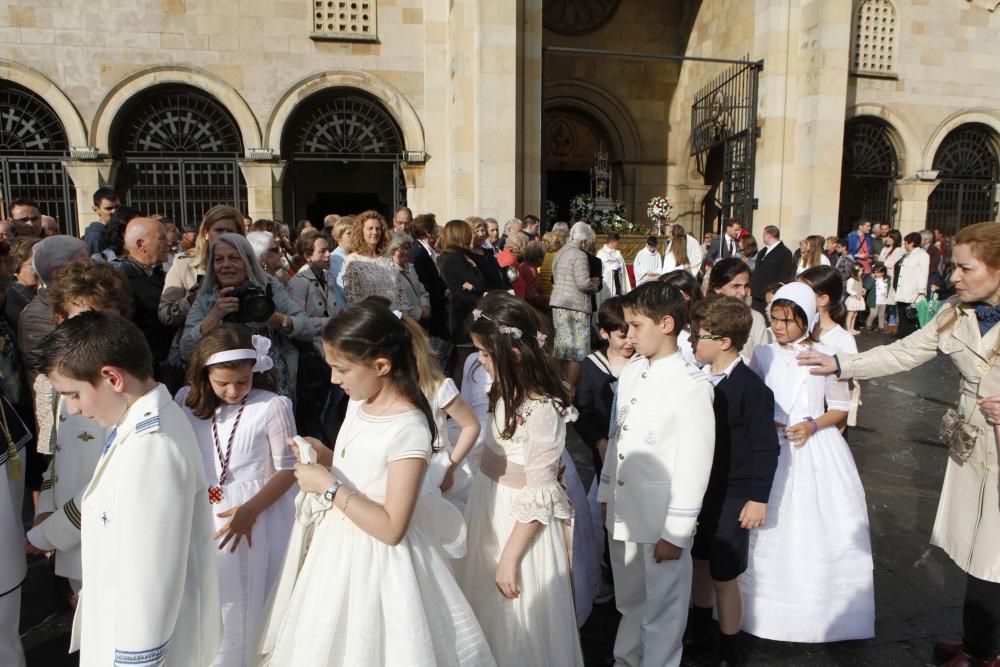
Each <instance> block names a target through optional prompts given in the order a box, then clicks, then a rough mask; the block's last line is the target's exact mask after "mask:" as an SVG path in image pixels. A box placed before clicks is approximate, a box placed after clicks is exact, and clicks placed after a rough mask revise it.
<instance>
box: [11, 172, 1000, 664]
mask: <svg viewBox="0 0 1000 667" xmlns="http://www.w3.org/2000/svg"><path fill="white" fill-rule="evenodd" d="M9 210H10V220H8V221H6V222H3V223H0V236H2V238H0V244H2V245H0V250H2V251H3V252H2V253H0V258H2V261H3V262H5V263H6V264H5V268H4V275H6V276H10V277H11V278H10V279H9V284H8V285H6V301H5V304H4V318H3V320H2V321H0V338H2V339H3V345H0V381H2V387H0V388H2V400H0V412H2V417H3V419H2V426H3V433H4V440H5V444H6V447H5V448H4V452H3V456H2V457H0V465H3V467H4V468H5V469H6V474H3V475H0V480H2V481H0V485H4V486H6V489H3V490H2V492H0V532H2V533H3V536H4V541H3V547H2V551H0V566H2V570H0V589H2V591H0V664H3V665H12V666H17V665H23V664H25V661H24V655H23V651H22V648H21V645H20V641H19V637H18V617H19V609H20V598H21V583H22V581H23V579H24V576H25V567H26V565H25V563H26V554H30V555H34V556H41V555H45V556H47V557H49V558H50V559H51V561H50V562H51V563H52V564H53V571H54V573H55V575H56V576H57V577H58V578H59V580H60V581H63V582H65V593H66V600H67V603H68V604H69V605H71V606H72V607H74V608H75V610H76V616H75V623H74V632H73V640H72V650H77V649H79V650H80V664H81V665H101V666H102V667H103V666H104V665H107V664H109V663H110V664H116V665H117V664H130V665H161V664H162V665H177V666H184V667H191V666H194V665H219V666H233V667H236V666H243V665H270V666H279V665H295V666H296V667H299V666H303V667H311V666H317V667H318V666H326V665H366V666H367V665H394V666H395V665H426V666H431V665H463V666H464V665H469V666H480V665H500V666H501V667H505V666H508V665H509V666H515V665H517V666H520V665H560V666H562V665H567V666H569V665H582V664H583V657H582V651H581V645H580V639H579V634H578V628H580V627H582V625H583V624H584V623H585V622H586V621H587V619H588V617H589V615H590V613H591V610H592V608H593V606H594V605H595V604H596V603H598V602H599V601H606V600H608V599H611V598H612V597H613V598H614V600H615V604H616V606H617V608H618V610H619V611H620V612H621V621H620V624H619V626H618V630H617V636H616V640H615V645H614V660H615V664H616V665H627V666H634V667H638V666H639V665H642V664H646V665H657V666H659V665H663V666H666V665H677V664H679V663H680V660H681V657H682V655H684V654H688V655H692V654H699V653H700V654H704V655H708V656H711V658H712V660H713V661H714V664H718V665H736V664H739V663H740V661H741V654H742V652H741V646H740V641H739V637H740V634H741V633H747V634H750V635H755V636H758V637H763V638H767V639H773V640H782V641H792V642H811V643H818V642H831V641H840V640H846V639H863V638H869V637H872V636H874V633H875V626H874V622H875V601H874V583H873V576H874V575H873V561H872V550H871V539H870V536H869V527H868V511H867V505H866V502H865V494H864V489H863V487H862V485H861V480H860V476H859V474H858V470H857V468H856V466H855V463H854V460H853V457H852V455H851V451H850V449H849V448H848V445H847V438H848V437H849V433H850V428H851V427H852V426H854V425H855V424H856V419H857V408H858V405H859V403H860V384H859V380H862V379H865V378H869V377H874V376H877V375H881V374H886V373H891V372H898V371H900V370H905V369H907V368H911V367H913V366H916V365H918V364H920V363H923V362H924V361H926V360H928V359H929V358H931V357H932V356H934V354H935V352H936V351H937V350H938V349H941V350H943V351H944V352H946V353H948V354H949V355H951V357H952V359H953V361H954V362H955V364H956V366H958V367H959V370H960V371H961V372H962V374H963V377H966V376H968V377H969V378H972V379H974V380H975V384H974V385H973V384H963V392H962V403H961V405H960V409H959V410H958V411H952V412H953V413H954V414H952V413H949V416H948V419H950V420H951V421H950V422H949V423H950V426H951V428H950V430H948V431H947V433H948V435H947V437H948V438H951V439H952V440H953V442H951V443H950V444H952V453H953V457H952V460H951V461H950V462H949V468H948V476H947V477H946V482H945V490H944V492H943V497H942V509H941V510H939V514H938V523H937V524H936V526H935V535H934V542H935V544H938V545H939V546H941V547H942V548H944V549H945V550H946V551H947V552H948V553H949V555H951V556H952V558H953V559H955V561H956V562H957V563H958V564H959V565H960V566H961V567H962V568H963V570H965V571H966V572H967V573H968V577H969V583H968V591H967V601H966V616H965V635H964V637H963V642H961V643H947V642H943V643H942V644H941V645H939V646H938V647H937V650H938V652H939V657H940V658H941V659H942V660H947V661H948V664H949V665H951V666H952V667H957V666H958V665H979V664H989V665H996V664H1000V663H998V662H997V661H998V660H1000V658H998V654H1000V608H998V604H1000V603H998V600H1000V595H998V593H1000V560H998V556H997V554H998V553H1000V536H998V535H997V533H996V527H997V526H998V525H1000V516H998V512H1000V503H998V502H997V499H996V493H997V486H998V485H997V483H996V475H997V459H996V457H997V451H996V448H995V444H996V442H995V434H994V429H993V426H994V425H995V424H997V423H1000V387H997V391H995V392H994V391H992V390H990V384H989V383H990V382H994V383H995V380H994V379H993V378H992V361H993V360H994V359H995V358H996V357H997V351H998V350H1000V342H998V341H1000V338H998V337H997V336H998V334H1000V329H998V328H995V327H993V325H994V324H996V322H998V321H1000V305H998V304H1000V226H997V225H995V224H989V223H984V224H981V225H973V226H971V227H968V228H966V229H964V230H962V232H961V233H960V234H959V235H958V236H957V237H956V238H955V239H954V242H953V243H952V242H951V241H949V240H948V239H945V238H943V237H942V236H941V235H940V234H932V233H931V232H926V233H924V232H920V233H911V234H907V235H906V236H905V237H901V235H900V233H899V232H898V231H896V230H893V229H891V228H888V227H887V226H879V227H878V228H876V229H872V225H871V224H870V223H867V222H864V223H861V224H859V225H858V227H857V229H856V230H855V231H853V232H852V233H851V234H850V235H849V236H848V237H847V238H844V239H838V238H836V237H830V238H826V239H824V238H823V237H820V236H809V237H807V238H806V239H803V240H802V241H801V242H800V243H799V248H798V250H797V251H796V252H794V253H793V252H792V251H791V250H790V249H789V248H788V247H787V246H786V245H785V244H784V243H783V242H782V240H781V232H780V230H779V229H778V228H777V227H774V226H765V227H764V228H763V229H762V231H761V240H760V243H759V244H758V243H757V241H756V240H755V239H754V238H753V236H752V235H750V234H749V233H748V231H747V230H743V229H742V226H741V225H740V223H739V222H738V221H731V222H729V223H727V224H726V225H725V226H724V228H723V230H722V233H721V234H720V235H719V236H717V237H714V236H713V235H711V234H706V236H705V237H704V239H703V242H701V243H699V242H698V241H697V239H695V238H694V237H692V236H691V235H689V234H688V233H687V232H686V231H685V229H684V227H683V226H681V225H673V226H672V227H671V229H670V232H669V236H668V238H667V239H665V240H664V242H663V252H662V254H661V250H660V246H661V239H659V238H657V237H656V236H650V237H649V238H648V239H647V243H646V245H645V247H644V248H642V249H640V250H639V251H638V253H637V254H636V255H635V256H634V257H632V258H626V257H625V256H624V255H623V254H622V252H621V249H620V248H619V246H620V243H621V240H622V239H621V238H620V237H619V236H617V235H616V234H610V235H607V236H606V237H605V238H604V239H603V242H602V243H600V244H599V243H598V239H597V236H596V234H595V232H594V230H593V229H592V228H591V227H590V225H588V224H587V223H586V222H575V223H574V224H572V225H569V224H567V223H556V224H555V225H553V226H552V228H551V229H549V230H547V231H544V230H543V229H542V228H541V224H540V221H539V219H538V218H537V217H535V216H525V218H524V219H523V220H520V219H511V220H509V221H507V222H506V223H505V224H503V225H502V226H501V225H500V224H499V223H498V221H496V220H494V219H492V218H486V219H483V218H478V217H470V218H467V219H464V220H457V219H456V220H450V221H448V222H446V223H444V224H440V223H439V222H438V221H437V219H436V218H435V216H434V215H433V214H430V213H425V214H421V215H417V216H413V214H412V212H411V211H410V210H409V209H408V208H406V207H400V208H399V209H398V210H396V211H395V212H394V215H393V217H392V219H391V220H386V219H385V218H384V217H383V216H382V215H381V214H380V213H378V212H376V211H365V212H363V213H360V214H357V215H337V214H331V215H328V216H327V217H326V218H325V219H324V220H323V221H322V224H314V223H312V222H310V221H308V220H303V221H301V222H300V223H298V224H296V225H295V226H294V228H293V229H290V228H289V227H288V226H286V225H283V224H281V223H278V222H276V221H271V220H256V221H254V220H251V219H249V218H247V217H245V216H244V215H243V214H242V213H241V212H240V211H239V210H238V209H236V208H234V207H232V206H228V205H219V206H215V207H213V208H211V209H209V210H208V211H207V212H206V213H205V214H204V216H203V218H202V220H201V222H200V224H198V225H197V226H192V227H190V228H188V227H183V228H179V227H178V226H177V225H176V224H175V223H174V222H173V221H172V220H169V219H168V218H165V217H163V216H158V215H146V214H144V213H143V212H141V211H138V210H135V209H132V208H128V207H123V206H121V205H120V199H119V197H118V195H117V194H116V193H115V192H114V191H112V190H108V189H100V190H98V191H97V192H96V193H95V194H94V197H93V210H94V212H95V215H96V216H97V218H98V219H97V220H96V221H95V222H93V223H92V224H91V225H89V226H88V227H87V228H86V231H85V234H84V237H83V238H82V239H80V238H76V237H74V236H69V235H62V234H59V233H58V226H56V228H55V229H54V231H55V233H50V232H52V231H53V229H52V228H51V226H49V227H46V226H45V225H44V221H43V219H42V216H41V214H40V211H39V209H38V206H37V205H35V204H34V203H33V202H30V201H27V200H15V201H13V202H11V203H10V205H9ZM543 232H544V233H543ZM598 245H600V248H598V247H597V246H598ZM952 293H954V294H955V295H956V296H954V297H951V294H952ZM949 297H950V298H949ZM931 299H939V300H940V301H942V302H944V303H945V305H943V306H941V307H940V312H938V313H937V317H936V318H935V319H934V320H933V322H931V323H929V324H926V323H925V324H926V325H925V326H923V327H921V326H920V324H921V322H920V321H919V318H918V317H917V315H916V310H917V306H918V305H919V304H920V302H921V301H925V300H931ZM892 306H894V307H892ZM976 322H978V326H976ZM876 323H877V330H878V331H883V332H885V331H889V330H891V328H892V327H895V333H896V335H897V336H898V337H900V338H901V339H902V340H900V341H899V342H897V343H895V344H894V345H891V346H887V347H883V348H875V349H873V350H870V351H868V352H865V353H861V354H859V353H858V348H857V343H856V339H855V337H854V335H852V334H856V333H857V332H858V330H859V329H860V328H863V327H867V328H869V329H872V330H876ZM966 329H969V331H970V332H971V333H969V332H966ZM976 332H978V333H976ZM960 333H961V335H959V334H960ZM970 341H972V342H970ZM989 350H993V353H992V355H990V356H988V357H987V355H988V353H989ZM983 359H987V361H986V362H985V363H987V364H988V367H986V366H983V365H982V364H981V363H979V362H980V361H981V360H983ZM973 387H975V388H973ZM570 429H572V430H574V431H575V432H576V435H578V436H579V438H580V440H581V441H582V442H583V443H584V444H585V445H586V446H587V447H588V448H589V449H590V451H591V455H592V459H593V463H594V468H595V470H596V473H597V474H596V477H595V479H594V483H593V484H592V485H591V486H590V487H589V488H587V487H585V486H584V485H583V482H582V481H581V479H580V475H579V474H578V471H577V470H576V466H575V464H574V462H573V459H572V458H570V456H569V454H568V452H567V451H566V440H567V432H568V430H570ZM991 445H993V447H992V449H991ZM974 483H978V486H975V488H982V489H985V491H983V493H985V494H987V495H988V496H989V497H987V498H986V502H983V503H977V504H975V507H973V504H974V503H973V500H974V499H972V497H971V496H970V495H969V493H968V492H967V491H964V490H963V489H966V488H973V487H972V486H969V485H971V484H974ZM26 487H27V489H29V490H30V491H31V494H29V495H28V496H25V488H26ZM990 494H992V495H990ZM23 497H28V498H30V499H31V502H33V503H34V520H33V522H32V525H31V526H30V527H29V529H28V530H27V532H26V533H25V530H24V528H25V526H24V525H23V524H22V522H21V518H20V517H21V500H22V498H23ZM8 500H9V502H8ZM831 507H835V508H836V511H834V512H831V511H829V510H830V508H831ZM973 510H976V511H978V512H979V517H978V518H977V519H976V520H975V521H974V522H973V521H972V519H971V518H968V516H967V514H968V513H969V512H972V511H973ZM970 526H971V527H970ZM970 531H971V532H970ZM970 535H971V537H970ZM715 619H717V622H716V620H715Z"/></svg>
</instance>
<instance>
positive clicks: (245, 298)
mask: <svg viewBox="0 0 1000 667" xmlns="http://www.w3.org/2000/svg"><path fill="white" fill-rule="evenodd" d="M206 271H207V272H206V274H205V279H204V281H203V282H202V285H201V290H200V291H199V292H198V298H197V299H195V302H194V303H193V304H192V305H191V311H190V312H189V313H188V316H187V320H186V321H185V322H184V334H183V335H182V336H181V345H180V351H181V356H182V357H183V358H184V360H185V361H190V360H191V355H192V354H194V350H195V347H197V345H198V341H200V340H201V337H202V336H203V335H204V334H206V333H208V332H209V331H211V330H212V329H214V328H215V327H217V326H218V325H220V324H222V323H223V322H234V323H238V324H242V325H243V326H245V327H246V328H247V329H248V330H250V331H251V332H252V333H254V334H257V335H260V336H264V337H266V338H268V339H269V340H270V341H271V349H270V351H269V353H268V355H269V356H270V357H271V359H272V360H273V361H274V370H275V373H276V377H277V381H278V392H277V393H279V394H281V395H283V396H289V397H293V396H294V394H295V380H296V371H297V367H298V356H299V353H298V349H297V348H296V347H295V345H294V344H293V343H292V341H291V339H293V338H294V339H295V340H301V341H312V339H313V337H314V336H316V335H317V334H318V333H319V330H318V326H317V321H316V320H314V319H313V318H310V317H309V316H308V315H306V314H305V313H304V312H303V311H302V309H301V308H299V307H298V306H296V305H295V303H294V302H293V301H292V299H291V298H290V297H289V296H288V292H287V291H285V288H284V286H282V284H281V283H280V282H279V281H278V280H277V279H276V278H274V277H272V276H268V275H267V274H266V273H264V270H263V269H261V268H260V265H259V264H258V263H257V261H256V258H255V256H254V252H253V248H252V247H251V246H250V242H249V241H247V240H246V238H245V237H243V236H240V235H239V234H229V233H227V234H222V235H221V236H219V237H218V238H217V239H215V241H213V242H212V245H211V247H210V248H209V251H208V260H207V264H206Z"/></svg>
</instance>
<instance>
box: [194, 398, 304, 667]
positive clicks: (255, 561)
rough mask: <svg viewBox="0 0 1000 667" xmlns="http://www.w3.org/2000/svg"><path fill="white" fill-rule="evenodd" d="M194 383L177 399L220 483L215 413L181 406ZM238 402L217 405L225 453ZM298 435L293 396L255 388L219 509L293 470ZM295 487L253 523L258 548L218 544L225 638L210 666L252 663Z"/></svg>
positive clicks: (212, 480)
mask: <svg viewBox="0 0 1000 667" xmlns="http://www.w3.org/2000/svg"><path fill="white" fill-rule="evenodd" d="M188 391H189V388H188V387H184V388H183V389H181V390H180V391H179V392H177V397H176V398H175V399H174V400H175V401H176V402H177V403H178V404H180V405H181V406H182V407H183V408H184V413H185V414H186V415H187V416H188V419H189V420H190V421H191V427H192V428H193V429H194V433H195V435H196V436H197V437H198V446H199V448H200V449H201V455H202V460H203V461H204V464H205V474H206V475H207V476H208V483H209V485H214V484H217V483H218V481H219V474H220V473H221V471H222V468H221V465H220V463H219V456H218V454H217V453H216V451H215V443H214V441H213V439H212V420H211V419H198V418H197V417H195V416H194V415H193V414H192V413H191V409H190V408H188V407H187V406H186V405H184V401H185V400H186V399H187V395H188ZM239 409H240V406H239V405H223V406H220V407H219V408H218V409H217V410H216V412H215V417H216V427H217V429H218V432H219V444H220V445H221V446H222V451H223V453H225V451H226V448H227V443H228V442H229V434H230V432H231V431H232V429H233V424H234V423H235V420H236V414H237V413H238V412H239ZM293 435H295V418H294V416H293V413H292V402H291V401H290V400H288V399H287V398H286V397H284V396H278V395H277V394H273V393H271V392H269V391H264V390H261V389H253V390H251V391H250V394H249V395H248V396H247V404H246V408H245V409H244V410H243V416H242V417H240V423H239V427H238V428H237V430H236V437H235V439H234V440H233V453H232V456H231V458H230V460H229V472H228V474H227V475H226V483H225V485H224V486H223V487H222V488H223V497H222V502H220V503H219V504H217V505H212V512H213V515H214V514H219V513H221V512H224V511H226V510H228V509H229V508H231V507H236V506H237V505H242V504H243V503H245V502H246V501H248V500H250V499H251V498H253V497H254V496H255V495H257V493H258V492H259V491H260V490H261V489H262V488H264V485H265V484H267V482H268V481H269V480H270V479H271V477H272V476H273V475H274V473H275V472H276V471H278V470H290V469H291V468H292V466H293V465H295V455H294V453H293V452H292V450H291V448H290V447H289V446H288V438H290V437H291V436H293ZM297 488H298V487H296V486H293V487H292V489H291V490H290V491H289V492H288V493H286V494H285V495H284V496H282V497H281V498H279V499H278V500H277V501H276V502H275V503H274V504H273V505H271V506H270V507H268V508H267V509H266V510H264V511H263V512H262V513H261V515H260V516H259V517H257V521H256V523H254V526H253V547H250V546H249V545H248V544H247V543H246V541H243V542H242V543H241V544H240V546H239V548H238V549H237V550H236V553H230V551H229V546H230V545H228V544H227V545H226V548H225V549H223V550H218V551H216V556H217V559H216V561H217V563H218V567H219V594H220V595H219V598H220V600H221V602H222V643H221V644H220V646H219V654H218V656H217V657H216V659H215V662H213V663H212V665H213V667H223V666H225V667H242V666H243V665H248V664H253V659H252V656H254V655H255V654H256V649H257V642H258V640H259V636H258V632H259V630H260V626H261V623H262V622H263V620H264V606H265V604H266V602H267V596H268V594H269V593H270V592H271V586H272V585H273V584H274V581H275V579H276V578H277V576H278V573H279V572H280V571H281V563H282V560H283V559H284V557H285V549H286V547H287V546H288V536H289V534H290V532H291V528H292V521H293V518H294V512H295V508H294V506H293V500H294V498H295V490H296V489H297ZM213 518H214V519H215V529H216V530H219V529H220V528H222V527H223V526H224V525H225V524H226V522H227V521H229V519H228V518H226V519H221V518H219V517H218V516H213Z"/></svg>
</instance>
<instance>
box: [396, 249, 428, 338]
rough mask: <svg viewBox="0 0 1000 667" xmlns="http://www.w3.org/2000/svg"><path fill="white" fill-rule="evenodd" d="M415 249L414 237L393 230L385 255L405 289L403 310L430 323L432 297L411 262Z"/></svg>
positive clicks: (422, 321) (419, 319)
mask: <svg viewBox="0 0 1000 667" xmlns="http://www.w3.org/2000/svg"><path fill="white" fill-rule="evenodd" d="M412 250H413V239H412V238H411V237H410V236H408V235H406V234H400V233H399V232H393V234H392V238H391V239H390V240H389V247H388V248H386V250H385V255H386V257H388V258H389V259H391V260H392V265H393V266H394V267H396V271H397V272H398V273H397V274H396V280H397V281H398V282H399V286H400V287H402V289H403V295H404V297H405V298H406V301H405V303H404V304H403V308H401V310H402V311H403V312H404V313H406V314H407V315H409V316H410V317H412V318H413V319H415V320H416V321H417V322H420V323H421V324H428V323H429V320H430V317H431V298H430V295H429V294H428V293H427V290H426V289H425V288H424V285H423V283H421V282H420V277H419V276H418V275H417V270H416V269H415V268H413V264H411V263H410V252H411V251H412Z"/></svg>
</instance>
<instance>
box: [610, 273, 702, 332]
mask: <svg viewBox="0 0 1000 667" xmlns="http://www.w3.org/2000/svg"><path fill="white" fill-rule="evenodd" d="M622 307H623V308H627V309H629V310H634V311H635V312H637V313H639V314H640V315H644V316H645V317H648V318H650V319H652V320H657V321H659V320H660V319H662V318H664V317H666V316H668V315H669V316H670V317H671V318H673V320H674V335H677V334H678V333H679V332H680V330H681V329H683V328H684V326H685V325H686V324H687V321H688V304H687V301H686V300H685V299H684V294H683V293H681V291H680V290H679V289H677V288H676V287H674V286H673V285H668V284H667V283H664V282H660V281H658V280H654V281H650V282H648V283H643V284H641V285H639V286H638V287H636V288H635V289H634V290H632V291H631V292H629V293H628V294H626V295H625V296H623V297H622Z"/></svg>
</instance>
